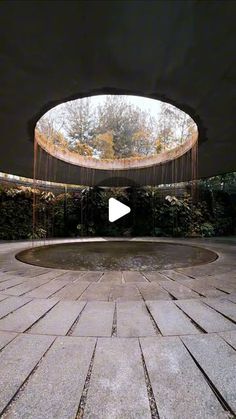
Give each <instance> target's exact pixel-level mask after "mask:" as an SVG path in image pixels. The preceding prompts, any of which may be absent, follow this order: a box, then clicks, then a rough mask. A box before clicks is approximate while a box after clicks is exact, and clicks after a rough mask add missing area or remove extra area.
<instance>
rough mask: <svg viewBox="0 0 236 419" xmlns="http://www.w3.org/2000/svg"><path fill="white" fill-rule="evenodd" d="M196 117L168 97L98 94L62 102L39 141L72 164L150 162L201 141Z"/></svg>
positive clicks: (38, 133) (43, 122) (48, 116)
mask: <svg viewBox="0 0 236 419" xmlns="http://www.w3.org/2000/svg"><path fill="white" fill-rule="evenodd" d="M197 137H198V130H197V126H196V124H195V122H194V121H193V119H192V118H191V117H190V116H189V115H188V114H186V113H185V112H183V111H181V110H180V109H178V108H177V107H175V106H173V105H170V104H169V103H166V102H161V101H158V100H155V99H149V98H145V97H138V96H124V95H122V96H121V95H98V96H92V97H86V98H83V99H76V100H73V101H69V102H65V103H62V104H60V105H58V106H56V107H54V108H52V109H51V110H50V111H48V112H47V113H45V114H44V115H43V116H42V117H41V118H40V120H39V121H38V123H37V125H36V129H35V138H36V141H37V143H38V144H39V145H40V147H41V148H43V149H44V150H45V151H46V152H48V153H49V154H51V155H52V156H54V157H56V158H57V159H60V160H63V161H66V162H68V163H71V164H74V165H78V166H82V167H89V168H95V169H103V170H104V169H105V170H106V169H107V170H110V169H127V168H137V167H148V166H153V165H155V164H158V163H162V162H166V161H169V160H173V159H174V158H177V157H179V156H181V155H183V154H184V153H185V152H187V151H188V150H189V149H190V148H191V147H192V146H193V145H194V144H195V142H196V141H197Z"/></svg>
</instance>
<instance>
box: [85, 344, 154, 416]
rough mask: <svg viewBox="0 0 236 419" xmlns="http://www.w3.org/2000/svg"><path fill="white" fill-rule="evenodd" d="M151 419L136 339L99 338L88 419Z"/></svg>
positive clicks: (89, 394)
mask: <svg viewBox="0 0 236 419" xmlns="http://www.w3.org/2000/svg"><path fill="white" fill-rule="evenodd" d="M91 418H96V419H111V418H112V419H121V418H122V419H123V418H124V419H125V418H127V419H128V418H130V419H151V414H150V408H149V402H148V395H147V389H146V385H145V378H144V370H143V366H142V359H141V352H140V348H139V344H138V341H137V340H136V339H115V340H114V339H113V338H110V339H109V338H103V339H99V341H98V344H97V349H96V353H95V358H94V365H93V370H92V375H91V379H90V385H89V390H88V395H87V402H86V407H85V412H84V419H91Z"/></svg>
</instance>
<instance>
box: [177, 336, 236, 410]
mask: <svg viewBox="0 0 236 419" xmlns="http://www.w3.org/2000/svg"><path fill="white" fill-rule="evenodd" d="M181 339H182V340H183V342H184V344H185V345H186V346H187V348H188V350H189V351H190V352H191V354H192V356H193V357H194V358H195V359H196V361H197V362H198V364H199V365H200V366H201V368H202V369H203V370H204V372H205V374H206V375H207V376H208V377H209V379H210V380H211V382H212V383H213V384H214V386H215V387H216V388H217V390H218V391H219V393H220V394H221V395H222V397H223V398H224V400H225V401H226V402H227V403H228V405H229V406H230V408H231V409H232V410H233V411H234V413H236V392H235V389H236V351H235V350H234V349H233V348H231V346H229V345H228V344H227V343H226V342H225V341H224V340H223V339H222V338H221V337H220V336H216V335H199V336H197V337H195V336H184V337H182V338H181Z"/></svg>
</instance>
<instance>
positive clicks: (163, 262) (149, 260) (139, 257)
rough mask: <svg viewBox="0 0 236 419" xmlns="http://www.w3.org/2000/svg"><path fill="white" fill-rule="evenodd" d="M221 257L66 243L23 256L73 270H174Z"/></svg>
mask: <svg viewBox="0 0 236 419" xmlns="http://www.w3.org/2000/svg"><path fill="white" fill-rule="evenodd" d="M216 258H217V255H216V254H215V253H214V252H211V251H210V250H206V249H203V248H199V247H193V246H187V245H181V244H170V243H158V242H143V241H142V242H138V241H132V242H128V241H113V242H112V241H107V242H83V243H63V244H56V245H50V246H43V247H35V248H32V249H29V250H25V251H23V252H20V253H19V254H18V255H17V259H19V260H21V261H22V262H26V263H30V264H32V265H38V266H44V267H48V268H57V269H71V270H99V271H103V270H133V271H138V270H140V271H148V270H160V269H173V268H181V267H185V266H192V265H199V264H202V263H209V262H212V261H214V260H215V259H216Z"/></svg>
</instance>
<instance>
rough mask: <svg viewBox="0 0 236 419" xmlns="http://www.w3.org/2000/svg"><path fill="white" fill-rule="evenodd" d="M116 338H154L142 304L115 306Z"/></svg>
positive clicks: (149, 320) (152, 329) (130, 303)
mask: <svg viewBox="0 0 236 419" xmlns="http://www.w3.org/2000/svg"><path fill="white" fill-rule="evenodd" d="M116 307H117V336H119V337H136V336H155V335H156V332H155V329H154V327H153V324H152V322H151V319H150V316H149V314H148V311H147V309H146V306H145V304H144V303H143V302H139V301H132V302H131V301H130V302H121V303H117V304H116Z"/></svg>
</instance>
